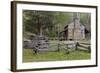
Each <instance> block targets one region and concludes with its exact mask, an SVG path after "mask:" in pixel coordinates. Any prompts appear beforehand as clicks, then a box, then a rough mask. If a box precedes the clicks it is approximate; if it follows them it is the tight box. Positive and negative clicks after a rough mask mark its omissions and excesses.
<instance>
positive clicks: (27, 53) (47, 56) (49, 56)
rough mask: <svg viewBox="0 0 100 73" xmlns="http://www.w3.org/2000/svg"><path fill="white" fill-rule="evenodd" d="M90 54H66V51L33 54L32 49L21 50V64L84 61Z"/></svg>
mask: <svg viewBox="0 0 100 73" xmlns="http://www.w3.org/2000/svg"><path fill="white" fill-rule="evenodd" d="M90 58H91V54H90V53H88V52H84V51H73V52H70V53H69V54H66V51H64V50H63V51H59V52H45V53H38V54H33V51H32V49H24V50H23V62H39V61H58V60H59V61H61V60H85V59H90Z"/></svg>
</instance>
